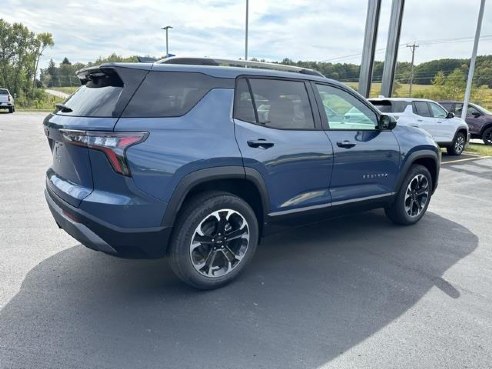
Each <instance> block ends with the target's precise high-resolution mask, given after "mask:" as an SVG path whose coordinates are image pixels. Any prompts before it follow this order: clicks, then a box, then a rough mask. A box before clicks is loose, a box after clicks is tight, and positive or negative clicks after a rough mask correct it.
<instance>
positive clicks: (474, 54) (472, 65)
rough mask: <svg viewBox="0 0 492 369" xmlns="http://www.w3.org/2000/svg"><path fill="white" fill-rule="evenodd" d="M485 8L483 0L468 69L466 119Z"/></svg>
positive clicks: (464, 109) (463, 114) (465, 102)
mask: <svg viewBox="0 0 492 369" xmlns="http://www.w3.org/2000/svg"><path fill="white" fill-rule="evenodd" d="M484 8H485V0H481V2H480V10H479V11H478V20H477V30H476V31H475V40H474V42H473V51H472V57H471V60H470V69H469V70H468V79H467V80H466V91H465V100H464V101H463V110H462V111H461V119H463V120H465V118H466V113H467V112H468V103H469V102H470V94H471V88H472V81H473V74H474V73H475V60H476V59H477V49H478V40H479V39H480V31H481V29H482V19H483V9H484Z"/></svg>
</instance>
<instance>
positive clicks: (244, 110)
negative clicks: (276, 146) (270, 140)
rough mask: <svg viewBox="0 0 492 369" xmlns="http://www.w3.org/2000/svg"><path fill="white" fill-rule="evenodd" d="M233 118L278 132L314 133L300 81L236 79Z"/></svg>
mask: <svg viewBox="0 0 492 369" xmlns="http://www.w3.org/2000/svg"><path fill="white" fill-rule="evenodd" d="M234 118H236V119H240V120H243V121H246V122H251V123H256V124H259V125H264V126H266V127H270V128H277V129H298V130H300V129H314V119H313V113H312V110H311V104H310V102H309V97H308V93H307V90H306V86H305V84H304V82H302V81H286V80H278V79H268V78H248V79H245V78H240V79H238V81H237V85H236V98H235V106H234Z"/></svg>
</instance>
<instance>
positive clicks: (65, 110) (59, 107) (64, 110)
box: [55, 104, 73, 113]
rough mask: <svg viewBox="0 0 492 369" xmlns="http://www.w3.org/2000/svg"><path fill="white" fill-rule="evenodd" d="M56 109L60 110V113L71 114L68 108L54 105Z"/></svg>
mask: <svg viewBox="0 0 492 369" xmlns="http://www.w3.org/2000/svg"><path fill="white" fill-rule="evenodd" d="M55 106H56V107H57V108H58V109H60V111H61V112H63V113H71V112H72V111H73V110H72V109H70V108H69V107H68V106H66V105H63V104H56V105H55Z"/></svg>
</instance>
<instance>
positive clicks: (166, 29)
mask: <svg viewBox="0 0 492 369" xmlns="http://www.w3.org/2000/svg"><path fill="white" fill-rule="evenodd" d="M172 28H173V27H171V26H166V27H161V29H163V30H165V31H166V58H167V57H168V55H169V38H168V32H169V30H170V29H172Z"/></svg>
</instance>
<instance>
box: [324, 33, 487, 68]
mask: <svg viewBox="0 0 492 369" xmlns="http://www.w3.org/2000/svg"><path fill="white" fill-rule="evenodd" d="M489 39H490V40H492V35H483V36H481V37H480V40H489ZM468 41H473V37H457V38H447V39H446V38H442V39H432V40H421V41H419V44H420V45H422V46H429V45H438V44H447V43H454V42H468ZM407 44H408V43H402V44H400V45H399V46H398V47H404V46H406V45H407ZM384 50H386V48H385V47H383V48H380V49H377V50H376V52H381V51H384ZM361 55H362V53H358V54H351V55H344V56H337V57H335V58H330V59H325V60H323V61H322V62H323V63H326V62H331V61H336V60H340V59H352V58H355V57H360V56H361Z"/></svg>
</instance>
